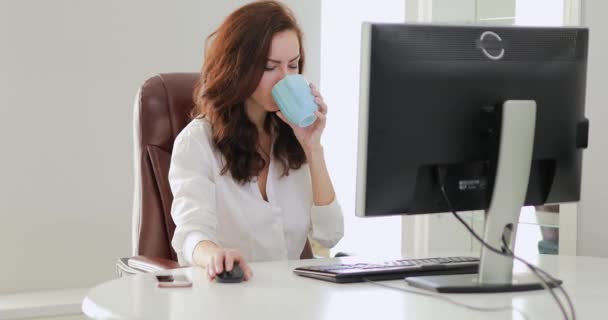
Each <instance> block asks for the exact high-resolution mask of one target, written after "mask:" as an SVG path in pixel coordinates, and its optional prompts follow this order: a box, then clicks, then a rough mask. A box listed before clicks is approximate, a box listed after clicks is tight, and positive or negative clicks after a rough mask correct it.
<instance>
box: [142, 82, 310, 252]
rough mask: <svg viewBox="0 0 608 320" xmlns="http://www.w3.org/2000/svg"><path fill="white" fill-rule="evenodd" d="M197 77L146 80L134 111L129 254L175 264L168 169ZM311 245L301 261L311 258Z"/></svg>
mask: <svg viewBox="0 0 608 320" xmlns="http://www.w3.org/2000/svg"><path fill="white" fill-rule="evenodd" d="M198 77H199V73H166V74H159V75H156V76H154V77H151V78H150V79H148V80H146V82H145V83H144V84H143V86H142V87H141V88H140V90H139V93H138V95H137V100H136V101H135V108H134V114H133V115H134V116H133V119H134V123H133V128H134V132H133V135H134V156H135V183H134V189H135V190H134V199H133V221H132V222H133V224H132V226H133V233H132V234H133V236H132V248H133V252H132V254H133V255H144V256H149V257H159V258H165V259H171V260H174V261H177V256H176V254H175V251H174V250H173V248H172V247H171V239H172V238H173V232H174V231H175V224H174V223H173V219H172V218H171V202H172V201H173V195H172V193H171V189H170V187H169V180H168V175H169V164H170V162H171V152H172V151H173V141H174V140H175V137H176V136H177V134H179V132H180V131H181V130H182V129H183V128H184V127H185V126H186V125H187V124H188V122H189V121H190V111H191V110H192V107H193V106H194V102H193V100H192V92H193V89H194V86H195V83H196V81H197V79H198ZM312 257H313V254H312V249H311V246H310V243H309V242H308V241H306V245H305V247H304V250H303V252H302V255H301V258H303V259H304V258H312Z"/></svg>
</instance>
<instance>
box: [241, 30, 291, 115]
mask: <svg viewBox="0 0 608 320" xmlns="http://www.w3.org/2000/svg"><path fill="white" fill-rule="evenodd" d="M299 60H300V43H299V41H298V36H297V35H296V33H295V32H294V31H291V30H288V31H283V32H280V33H277V34H275V35H274V37H273V38H272V44H271V45H270V52H269V55H268V60H267V62H266V66H265V69H264V75H263V76H262V79H261V80H260V83H258V87H257V88H256V89H255V91H254V92H253V94H252V95H251V98H250V99H251V100H253V102H254V103H255V104H256V105H259V106H261V107H262V108H264V110H266V111H268V112H276V111H279V107H278V106H277V104H276V102H275V101H274V99H273V98H272V87H273V86H274V85H275V84H276V83H277V82H279V81H280V80H281V79H283V78H284V77H285V76H286V75H290V74H297V73H299V65H298V61H299Z"/></svg>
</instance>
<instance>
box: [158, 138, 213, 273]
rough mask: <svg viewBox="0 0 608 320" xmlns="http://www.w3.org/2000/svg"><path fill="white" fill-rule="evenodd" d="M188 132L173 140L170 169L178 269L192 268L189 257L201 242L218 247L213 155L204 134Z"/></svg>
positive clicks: (173, 240) (172, 242)
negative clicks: (183, 267) (211, 243)
mask: <svg viewBox="0 0 608 320" xmlns="http://www.w3.org/2000/svg"><path fill="white" fill-rule="evenodd" d="M189 129H191V128H189V127H186V129H185V130H183V131H182V132H181V133H180V134H179V135H178V136H177V138H176V139H175V143H174V146H173V153H172V156H171V165H170V168H169V184H170V186H171V191H172V193H173V203H172V205H171V216H172V218H173V221H174V223H175V233H174V234H173V239H172V241H171V245H172V246H173V249H174V250H175V252H176V253H177V258H178V262H179V264H180V265H192V264H193V262H192V254H193V252H194V248H195V247H196V245H197V244H198V243H199V242H200V241H203V240H209V241H213V242H214V243H218V241H217V218H216V204H215V181H214V176H213V169H212V159H213V154H212V151H211V148H210V147H209V146H208V145H205V141H204V140H203V139H204V134H203V133H202V132H201V134H200V135H199V134H198V132H196V131H197V130H189ZM193 131H194V132H193Z"/></svg>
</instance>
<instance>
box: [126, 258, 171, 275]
mask: <svg viewBox="0 0 608 320" xmlns="http://www.w3.org/2000/svg"><path fill="white" fill-rule="evenodd" d="M179 267H180V265H179V264H178V263H177V262H175V261H173V260H168V259H163V258H157V257H146V256H134V257H126V258H120V259H118V261H117V262H116V271H117V273H118V275H119V276H122V275H123V274H128V275H132V274H138V273H147V272H156V271H162V270H169V269H176V268H179Z"/></svg>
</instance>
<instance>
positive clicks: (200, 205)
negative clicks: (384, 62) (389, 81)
mask: <svg viewBox="0 0 608 320" xmlns="http://www.w3.org/2000/svg"><path fill="white" fill-rule="evenodd" d="M205 54H206V56H205V63H204V65H203V68H202V72H201V77H200V79H199V81H198V84H197V87H196V88H195V92H194V99H195V102H196V106H195V108H194V110H193V112H194V120H192V122H190V123H189V124H188V125H187V126H186V128H184V130H183V131H182V132H181V133H180V134H179V135H178V137H177V138H176V140H175V144H174V148H173V156H172V159H171V167H170V170H169V181H170V184H171V190H172V192H173V195H174V199H173V206H172V209H171V215H172V217H173V220H174V222H175V225H176V229H175V234H174V237H173V240H172V245H173V248H174V249H175V251H176V252H177V255H178V259H179V262H180V264H183V265H198V266H201V267H204V268H206V269H207V272H208V275H209V278H210V279H214V278H215V277H216V275H218V274H220V273H222V272H223V271H224V270H227V271H230V270H232V268H233V265H234V263H239V265H240V267H241V268H242V269H243V271H244V273H245V280H248V279H251V277H252V271H251V268H250V267H249V265H248V264H247V261H266V260H281V259H298V258H299V257H300V253H301V252H302V250H303V248H304V246H305V243H306V240H307V237H308V236H309V235H310V237H311V238H312V239H314V240H317V241H318V242H320V243H321V244H322V245H324V246H326V247H333V246H334V245H335V244H336V243H337V242H338V241H339V240H340V239H341V238H342V236H343V234H344V223H343V217H342V211H341V209H340V206H339V204H338V203H337V201H336V196H335V192H334V189H333V186H332V182H331V180H330V177H329V174H328V172H327V167H326V165H325V159H324V153H323V147H322V145H321V134H322V132H323V129H324V128H325V123H326V114H327V106H326V105H325V103H324V102H323V99H322V97H321V95H320V93H319V91H318V90H317V89H316V88H315V87H314V86H313V85H311V91H312V93H313V95H314V96H315V97H316V98H315V101H316V103H317V104H318V107H319V108H318V111H317V112H316V114H317V120H316V122H315V123H314V124H312V125H311V126H309V127H306V128H300V127H297V126H294V125H292V124H290V123H288V122H287V120H286V119H285V117H284V116H283V115H282V114H281V112H280V111H279V108H278V107H277V105H276V103H275V101H274V100H273V98H272V95H271V89H272V87H273V86H274V85H275V84H276V83H277V82H278V81H279V80H281V79H282V78H284V77H285V76H286V75H288V74H297V73H301V72H302V69H303V67H304V50H303V48H302V32H301V30H300V28H299V27H298V25H297V23H296V21H295V19H294V17H293V14H292V13H291V12H290V11H289V9H287V8H286V7H285V6H283V5H281V4H280V3H278V2H274V1H261V2H255V3H251V4H248V5H245V6H243V7H241V8H239V9H237V10H236V11H235V12H233V13H232V14H230V15H229V16H228V17H227V18H226V20H225V21H224V22H223V23H222V25H221V26H220V27H219V29H218V30H216V31H215V32H214V33H213V34H211V36H210V37H209V38H208V39H207V46H206V53H205Z"/></svg>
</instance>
